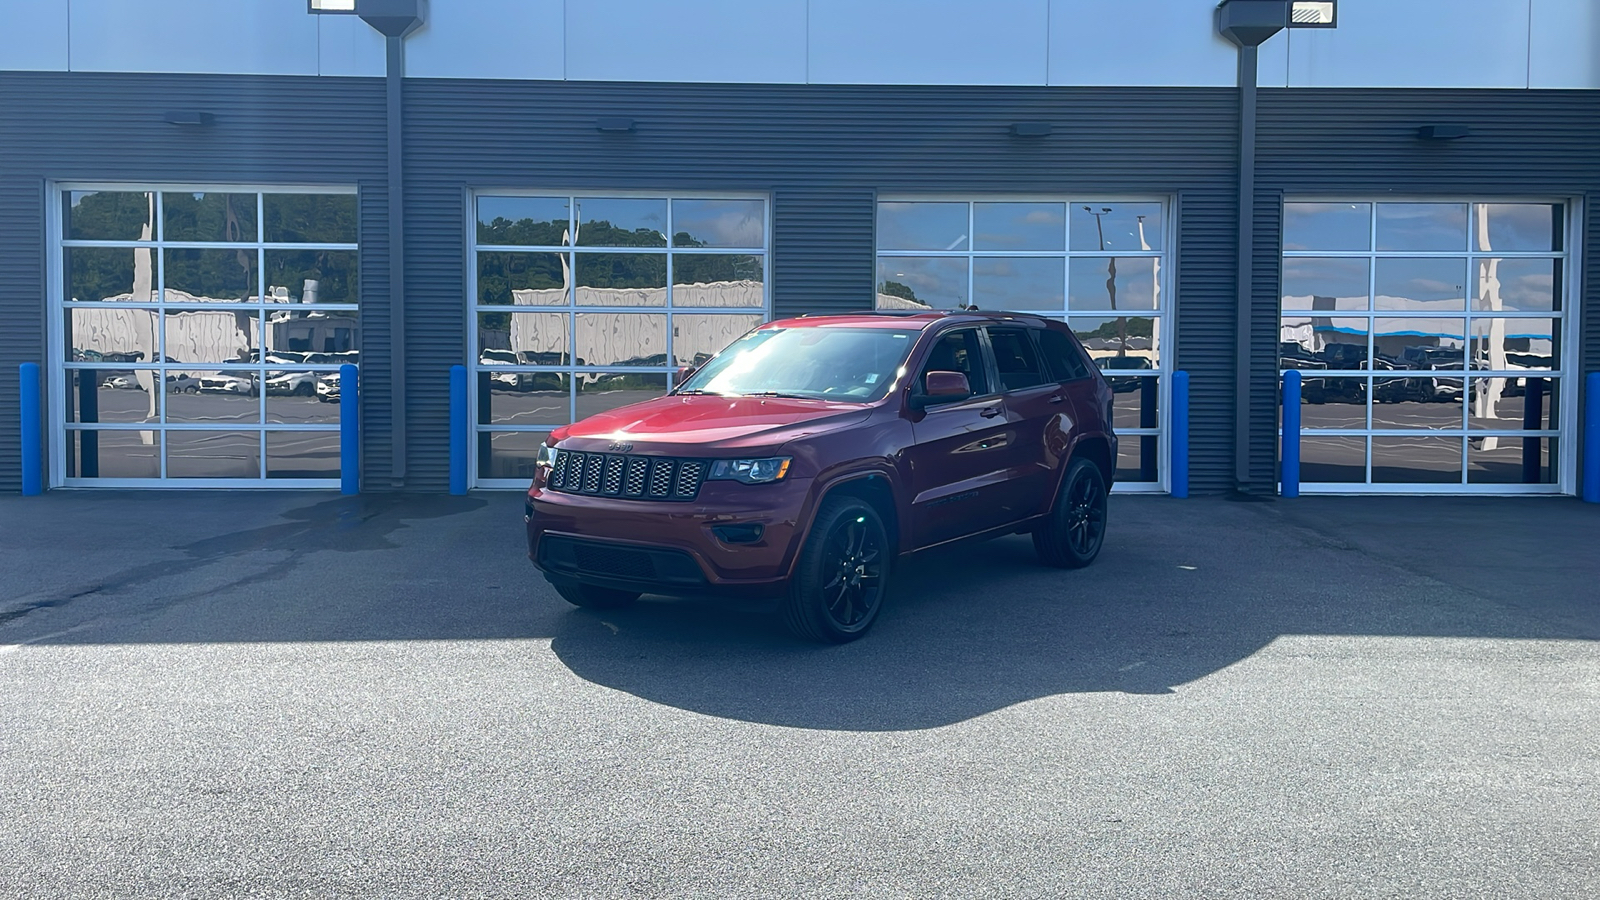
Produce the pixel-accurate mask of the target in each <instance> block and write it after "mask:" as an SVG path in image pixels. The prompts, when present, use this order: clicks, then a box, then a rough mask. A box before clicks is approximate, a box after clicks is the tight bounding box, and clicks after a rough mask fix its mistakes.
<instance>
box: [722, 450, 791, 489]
mask: <svg viewBox="0 0 1600 900" xmlns="http://www.w3.org/2000/svg"><path fill="white" fill-rule="evenodd" d="M789 462H790V459H789V457H787V456H772V457H768V458H766V459H719V460H717V461H716V462H714V463H712V464H711V474H709V475H707V476H706V478H707V480H710V481H738V482H742V483H744V484H766V483H767V482H770V481H782V480H783V476H785V475H787V474H789Z"/></svg>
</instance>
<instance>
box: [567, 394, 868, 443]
mask: <svg viewBox="0 0 1600 900" xmlns="http://www.w3.org/2000/svg"><path fill="white" fill-rule="evenodd" d="M870 413H871V407H868V406H863V405H861V404H859V403H838V402H834V401H829V400H793V399H789V398H782V397H718V396H715V395H710V394H691V395H686V396H669V397H660V398H658V399H655V400H647V401H645V402H643V403H635V404H633V405H632V406H623V407H619V408H617V409H613V410H610V411H608V412H603V413H600V414H598V415H594V416H590V417H589V418H587V419H584V420H582V421H580V422H575V423H573V424H571V425H568V426H566V427H565V428H558V429H556V431H555V433H554V434H553V435H552V436H551V437H552V440H553V441H561V440H567V439H569V438H575V439H579V440H589V439H593V440H605V441H621V440H626V441H630V442H638V443H654V444H673V445H684V444H694V445H699V446H701V447H704V448H706V449H717V448H725V449H729V450H734V449H746V448H759V447H775V446H777V445H780V444H784V443H787V442H789V441H792V440H795V439H796V438H800V437H804V436H806V435H808V434H817V433H819V432H824V431H831V430H833V429H835V428H840V427H843V426H846V425H852V424H854V423H856V422H859V421H861V420H862V419H865V418H866V417H867V416H868V415H869V414H870ZM579 449H582V448H581V447H580V448H579Z"/></svg>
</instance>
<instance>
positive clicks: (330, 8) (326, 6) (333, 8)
mask: <svg viewBox="0 0 1600 900" xmlns="http://www.w3.org/2000/svg"><path fill="white" fill-rule="evenodd" d="M306 9H307V11H309V12H314V13H332V14H334V15H355V12H356V0H306Z"/></svg>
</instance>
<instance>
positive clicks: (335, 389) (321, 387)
mask: <svg viewBox="0 0 1600 900" xmlns="http://www.w3.org/2000/svg"><path fill="white" fill-rule="evenodd" d="M317 399H318V400H320V401H322V402H323V403H338V402H339V375H338V373H334V374H332V375H319V376H317Z"/></svg>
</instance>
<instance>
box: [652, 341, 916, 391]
mask: <svg viewBox="0 0 1600 900" xmlns="http://www.w3.org/2000/svg"><path fill="white" fill-rule="evenodd" d="M916 335H917V332H916V331H911V330H899V329H891V328H832V327H828V326H810V327H806V328H763V329H761V330H759V331H752V332H750V333H749V334H747V335H745V336H744V337H742V338H739V339H738V340H736V341H734V342H733V343H732V344H729V345H728V347H727V349H725V350H723V351H722V352H721V353H719V354H717V355H716V356H715V357H713V358H712V359H711V361H710V362H707V363H706V364H705V365H703V366H701V367H700V369H699V370H698V371H696V372H695V373H694V374H693V375H691V376H690V377H689V380H687V381H685V382H684V383H683V385H682V386H681V387H679V388H678V390H677V391H676V393H679V394H724V395H732V396H751V395H756V396H779V397H799V398H803V399H808V400H811V399H815V400H844V401H854V402H857V403H870V402H872V401H874V400H878V399H880V398H882V397H883V396H884V394H886V393H888V391H889V387H890V386H891V385H893V384H894V382H895V380H896V379H897V378H898V376H899V375H900V373H901V367H902V366H904V365H905V361H906V356H908V355H909V354H910V353H911V345H912V344H915V343H916Z"/></svg>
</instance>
